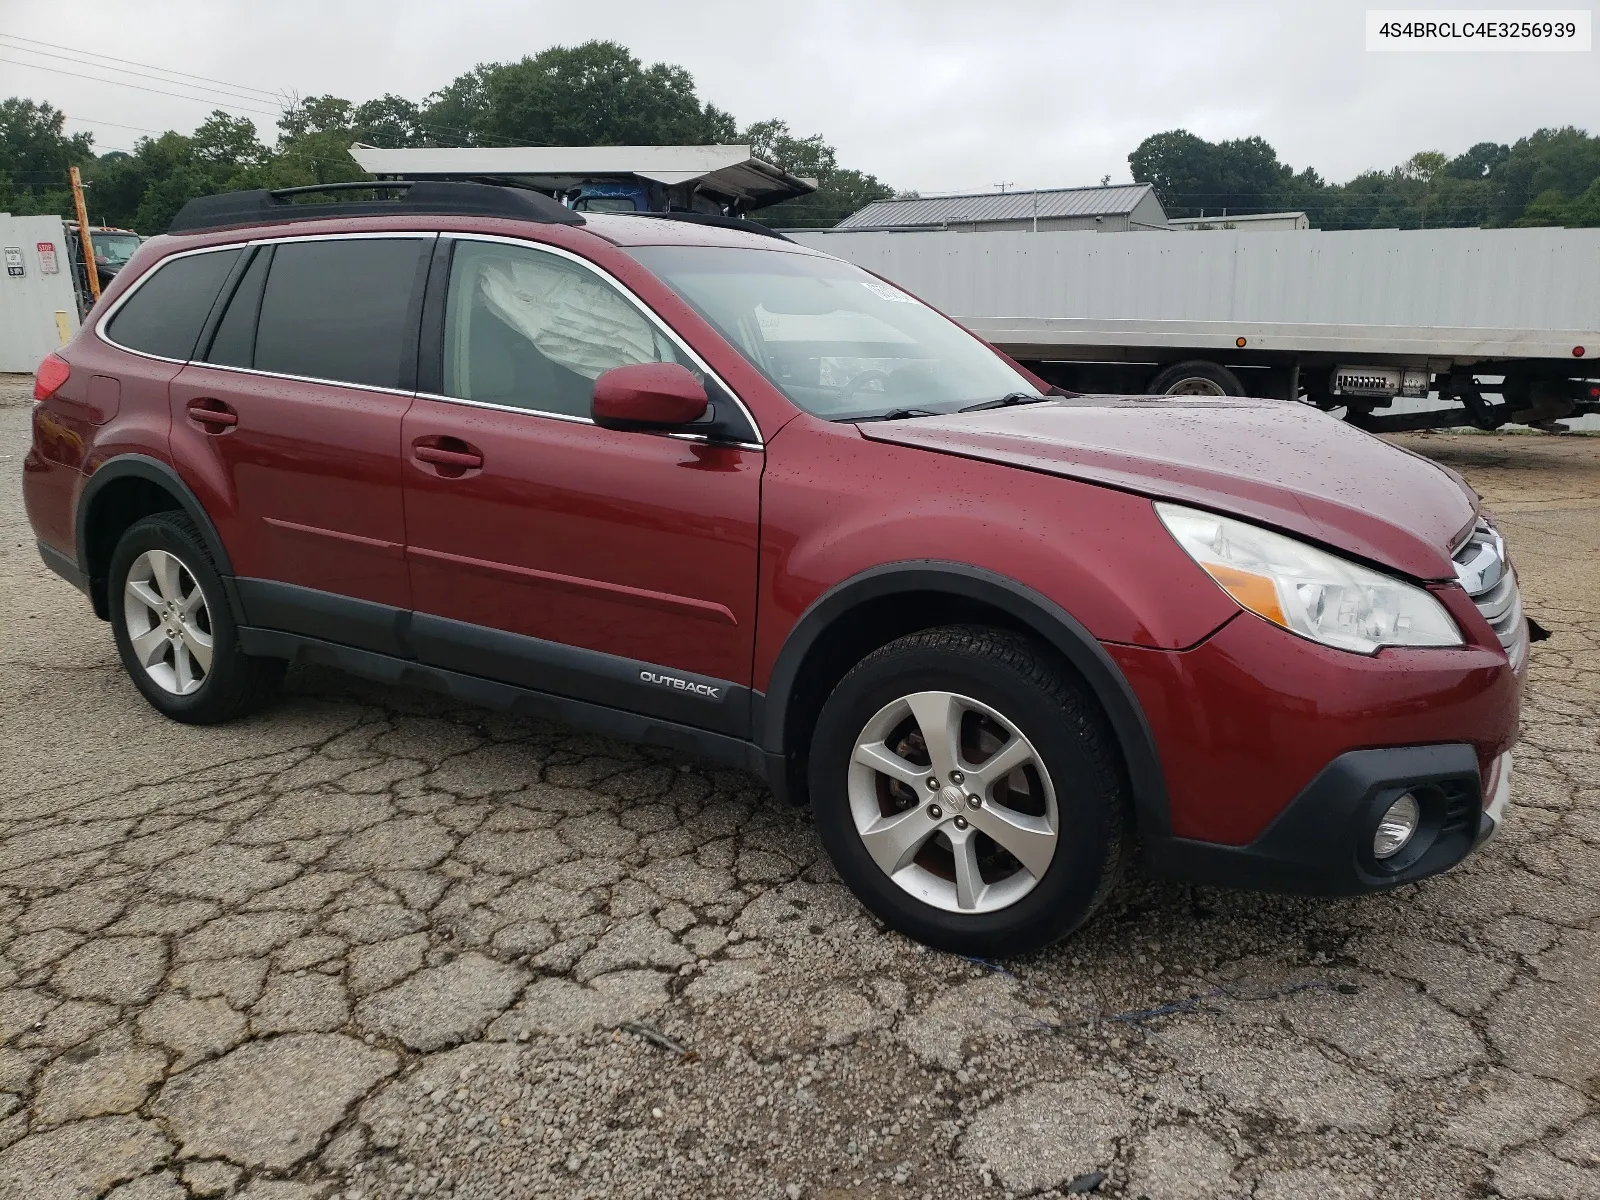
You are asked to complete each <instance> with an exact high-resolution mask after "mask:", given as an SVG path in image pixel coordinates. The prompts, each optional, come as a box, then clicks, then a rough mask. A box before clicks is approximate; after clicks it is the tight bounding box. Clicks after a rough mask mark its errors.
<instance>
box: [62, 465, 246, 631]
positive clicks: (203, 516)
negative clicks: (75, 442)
mask: <svg viewBox="0 0 1600 1200" xmlns="http://www.w3.org/2000/svg"><path fill="white" fill-rule="evenodd" d="M122 479H143V480H146V481H147V482H150V483H153V484H156V485H157V486H158V487H160V488H161V489H162V490H164V491H166V492H170V493H171V494H172V497H173V499H175V500H177V502H178V506H179V508H181V509H182V510H183V512H184V514H185V515H186V516H188V518H189V519H190V520H191V521H193V522H194V524H195V528H197V529H198V530H199V531H200V537H201V538H202V539H203V540H204V542H205V545H206V552H207V553H208V554H210V555H211V561H212V563H213V564H214V565H215V566H216V568H217V574H218V575H220V576H221V577H222V586H223V589H224V590H225V591H226V592H227V593H228V607H229V608H231V609H232V610H233V618H234V620H235V621H237V622H238V623H239V624H241V625H242V624H244V611H243V609H242V608H241V607H240V605H239V596H238V592H237V590H236V588H235V587H234V583H233V562H232V560H231V559H230V558H229V557H228V551H227V548H226V547H225V546H224V545H223V544H222V538H221V537H220V536H219V535H218V533H217V527H216V525H215V524H213V523H212V520H211V517H210V516H209V514H207V512H206V510H205V506H204V505H202V504H201V503H200V500H199V497H197V496H196V495H195V494H194V492H193V491H192V490H191V489H190V487H189V485H188V484H187V483H185V482H184V481H183V477H182V476H181V475H179V474H178V472H177V471H176V470H174V469H173V468H172V467H171V466H170V465H169V464H167V463H164V462H162V461H161V460H160V459H159V458H153V457H151V456H150V455H148V454H119V455H117V456H116V457H115V458H110V459H107V460H106V461H105V462H103V463H101V464H100V466H98V467H97V468H95V471H94V474H92V475H90V476H89V478H88V480H87V481H86V482H85V483H84V485H83V493H82V495H80V496H79V497H78V510H77V512H76V513H75V514H74V517H73V538H74V542H75V547H76V550H77V556H78V570H79V572H80V573H81V574H82V575H83V577H84V579H85V580H87V581H88V585H89V596H90V599H92V600H93V601H94V609H95V613H96V615H97V616H99V617H100V618H101V619H102V620H104V619H105V618H106V616H107V615H108V612H109V608H108V604H109V601H108V599H107V597H106V589H105V583H106V581H105V577H104V575H100V576H96V575H95V573H94V571H93V570H92V564H91V563H90V562H89V561H88V553H89V538H88V533H89V515H90V513H92V512H93V511H94V506H95V500H96V498H97V497H98V496H99V495H100V493H101V492H102V491H103V490H104V489H105V488H106V487H108V486H109V485H110V484H113V483H116V482H117V481H118V480H122Z"/></svg>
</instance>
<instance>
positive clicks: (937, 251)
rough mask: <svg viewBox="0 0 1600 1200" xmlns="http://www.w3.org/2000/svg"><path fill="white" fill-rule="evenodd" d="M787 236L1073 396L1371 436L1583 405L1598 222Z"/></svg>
mask: <svg viewBox="0 0 1600 1200" xmlns="http://www.w3.org/2000/svg"><path fill="white" fill-rule="evenodd" d="M786 232H787V233H788V236H789V237H791V238H793V239H794V240H796V241H798V242H802V243H804V244H806V245H809V246H813V247H816V248H817V249H820V250H824V251H826V252H827V253H829V254H834V255H837V256H838V257H840V258H843V259H847V260H849V261H850V262H853V263H857V264H859V265H860V266H863V267H866V268H868V269H869V270H871V271H874V272H876V273H877V274H879V275H882V276H883V277H884V278H886V279H889V280H892V281H893V282H895V283H898V284H899V285H900V286H902V287H904V288H906V289H907V290H908V291H911V292H914V293H915V294H917V295H919V296H921V297H922V298H923V299H925V300H927V301H928V302H929V303H930V304H933V305H935V306H937V307H938V308H941V309H943V310H944V311H945V312H946V313H948V314H950V315H951V316H952V317H955V318H956V319H957V320H959V321H960V322H961V323H962V324H964V325H966V326H967V327H968V328H970V329H971V330H973V331H974V332H975V333H977V334H978V335H979V336H981V337H983V338H986V339H987V340H988V341H990V342H992V343H993V344H995V345H996V346H998V347H1000V348H1001V349H1003V350H1005V351H1006V352H1007V353H1008V354H1010V355H1012V356H1013V357H1015V358H1017V359H1019V360H1021V361H1022V362H1024V363H1026V364H1027V365H1028V366H1030V367H1031V368H1032V369H1033V370H1035V371H1036V372H1037V373H1038V374H1040V375H1042V376H1044V377H1045V378H1047V379H1049V380H1050V381H1051V382H1052V383H1056V384H1059V385H1060V386H1062V387H1065V388H1069V389H1071V390H1074V391H1082V392H1130V393H1154V394H1180V393H1181V394H1196V393H1199V394H1206V393H1210V394H1217V395H1244V394H1248V395H1255V396H1277V397H1282V398H1284V399H1295V400H1302V401H1307V402H1310V403H1313V404H1316V405H1318V406H1319V407H1321V408H1324V409H1330V410H1332V409H1339V408H1343V409H1344V410H1345V411H1346V415H1347V417H1348V419H1350V420H1351V421H1353V422H1354V423H1356V424H1360V425H1362V426H1365V427H1367V428H1369V429H1374V430H1378V431H1396V430H1403V429H1424V428H1439V427H1447V426H1452V425H1477V426H1479V427H1481V428H1486V429H1492V428H1496V427H1498V426H1500V425H1503V424H1506V423H1508V422H1512V423H1520V424H1530V425H1537V426H1541V427H1544V428H1551V429H1556V428H1560V426H1558V425H1557V424H1555V423H1556V422H1559V421H1560V420H1561V419H1562V418H1572V417H1581V416H1583V415H1584V414H1600V362H1597V361H1596V359H1597V358H1600V229H1496V230H1481V229H1440V230H1405V231H1402V230H1352V231H1340V232H1323V231H1318V230H1295V231H1287V232H1280V233H1263V232H1256V231H1238V232H1232V231H1226V230H1215V231H1207V232H1204V233H1187V232H1186V233H1173V232H1148V233H1142V232H1136V233H1117V234H1099V233H1093V232H1078V231H1071V232H1066V231H1060V232H1057V231H1052V232H1039V233H1033V232H1027V231H1013V232H994V233H966V232H946V231H937V232H904V233H901V232H862V233H847V232H833V231H829V230H820V231H804V232H801V231H793V230H790V231H786ZM1429 397H1432V398H1433V402H1432V403H1431V404H1427V403H1424V404H1421V405H1418V404H1417V403H1416V401H1418V400H1423V399H1426V398H1429ZM1397 400H1398V401H1400V403H1398V404H1397V403H1396V401H1397ZM1419 407H1420V408H1421V409H1422V411H1404V412H1396V411H1392V410H1394V409H1397V408H1403V409H1411V410H1415V409H1417V408H1419ZM1384 410H1391V411H1384Z"/></svg>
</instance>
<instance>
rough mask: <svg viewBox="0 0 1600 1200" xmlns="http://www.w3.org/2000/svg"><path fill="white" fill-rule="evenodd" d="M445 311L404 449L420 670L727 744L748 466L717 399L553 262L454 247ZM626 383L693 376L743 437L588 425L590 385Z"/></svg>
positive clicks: (435, 314) (569, 263)
mask: <svg viewBox="0 0 1600 1200" xmlns="http://www.w3.org/2000/svg"><path fill="white" fill-rule="evenodd" d="M438 257H439V259H440V260H441V261H442V260H444V259H445V257H446V255H445V253H444V246H443V244H442V245H441V252H440V254H439V256H438ZM435 277H436V279H439V280H441V281H442V280H443V279H444V278H445V277H444V275H443V273H442V272H441V271H440V270H439V269H438V267H437V266H436V268H435ZM440 292H441V293H447V294H440V295H437V296H432V295H431V296H430V300H429V306H428V307H429V312H430V320H429V322H428V325H427V329H428V333H427V334H426V335H425V337H426V340H425V342H424V346H423V354H422V361H423V363H424V364H425V365H424V367H423V372H422V374H423V378H422V380H421V382H422V384H423V386H424V388H425V389H426V391H427V392H432V393H434V394H419V395H418V397H417V400H416V403H415V404H414V405H413V406H412V408H411V410H410V412H409V413H407V415H406V420H405V433H404V438H403V443H404V446H403V450H404V477H405V492H406V538H407V555H408V557H409V559H410V564H411V584H412V595H413V600H414V606H415V608H416V614H415V616H414V617H413V619H412V623H411V636H412V641H413V644H414V645H415V647H416V652H417V656H418V657H419V658H421V659H423V660H424V661H428V662H431V663H433V664H435V665H438V666H442V667H447V668H451V669H454V670H459V671H465V672H469V673H472V674H476V675H487V676H491V677H494V678H499V679H503V680H506V681H509V682H513V683H517V684H521V685H523V686H527V687H533V688H538V689H540V690H544V691H550V692H555V693H558V694H563V695H568V696H573V697H576V698H579V699H584V700H593V701H596V702H599V703H604V704H607V705H610V706H612V707H618V708H627V709H632V710H634V711H638V712H645V713H650V714H653V715H659V716H665V717H668V718H670V719H672V720H676V721H681V722H683V723H685V724H692V725H698V726H701V727H704V728H710V729H718V730H721V731H723V732H734V733H741V732H743V731H744V729H745V727H746V722H747V720H748V694H747V692H746V688H747V687H748V684H749V678H750V656H751V647H752V636H753V633H754V628H755V598H756V553H757V536H756V535H757V528H758V521H759V508H760V487H761V470H762V465H763V462H764V459H763V453H762V450H761V447H760V446H759V444H753V443H755V442H756V439H757V434H756V432H755V429H754V427H753V425H752V424H748V423H747V422H748V419H747V418H746V417H744V416H743V414H742V409H740V408H739V406H738V404H737V402H736V401H735V400H734V399H733V397H732V395H731V393H728V392H727V391H725V390H723V389H722V385H721V384H720V382H719V381H717V380H716V379H715V377H714V376H712V375H711V374H710V373H709V371H707V369H706V368H705V364H703V363H701V362H700V361H699V360H698V359H696V358H694V356H692V355H691V354H689V353H688V352H687V351H686V350H685V349H684V348H683V346H682V345H681V343H679V342H677V340H676V339H675V338H674V337H672V336H671V335H670V334H669V333H668V332H667V331H666V329H665V327H664V326H662V325H661V324H660V323H659V322H657V321H656V320H655V319H654V318H653V317H652V316H651V315H650V314H648V312H647V311H646V310H645V309H644V308H643V306H642V305H641V304H640V303H639V302H638V301H637V300H635V299H634V298H633V297H631V296H630V295H628V294H627V293H625V292H624V291H623V290H622V289H621V288H620V287H618V286H617V285H616V284H615V283H613V282H612V281H611V280H609V279H608V278H607V277H605V276H604V275H602V274H601V273H599V272H598V271H596V270H595V269H593V268H592V267H589V266H587V265H586V264H584V262H583V261H582V260H579V259H576V258H575V257H573V256H571V255H567V254H564V253H562V252H560V251H556V250H552V249H548V248H538V247H535V246H532V245H529V244H526V243H523V244H515V245H514V244H509V243H505V242H496V241H490V240H479V239H471V238H462V239H459V240H457V241H456V242H455V243H454V246H453V251H452V255H451V268H450V272H449V275H448V287H447V288H443V287H442V288H440ZM435 339H436V340H435ZM430 347H431V348H430ZM637 362H680V363H682V364H683V365H685V366H687V367H689V368H690V369H691V370H693V371H695V372H697V373H698V374H700V375H701V376H702V378H703V379H704V380H705V381H706V385H707V388H708V391H710V392H711V393H712V394H713V395H714V396H715V397H716V403H717V404H718V405H719V406H722V407H724V408H726V409H727V410H728V412H729V413H730V414H732V415H734V416H735V417H736V418H737V419H738V420H739V421H741V422H745V423H744V424H741V425H739V428H740V429H742V430H744V431H745V432H744V436H743V437H737V436H736V437H733V438H719V439H716V440H711V439H707V438H698V439H696V438H689V437H680V436H669V435H666V434H661V433H631V432H619V431H616V430H611V429H602V428H600V427H599V426H597V425H595V424H594V423H593V421H592V420H591V419H590V416H589V413H590V404H591V399H592V395H593V388H594V379H595V377H596V376H598V375H599V374H601V373H602V372H603V371H605V370H607V369H609V368H611V367H614V366H619V365H622V364H624V363H637ZM430 363H431V365H428V364H430ZM430 376H431V377H430ZM746 439H748V440H746Z"/></svg>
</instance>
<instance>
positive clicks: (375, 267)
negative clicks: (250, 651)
mask: <svg viewBox="0 0 1600 1200" xmlns="http://www.w3.org/2000/svg"><path fill="white" fill-rule="evenodd" d="M431 247H432V237H431V235H430V236H428V237H386V238H326V239H307V240H298V241H286V242H280V243H277V244H275V245H268V246H261V247H257V248H256V252H255V258H254V259H253V260H252V261H251V262H250V264H249V266H248V268H247V269H246V270H245V272H244V274H243V276H242V277H241V279H240V282H239V285H238V287H237V288H236V289H235V291H234V294H233V297H232V299H231V301H230V302H229V305H228V307H227V309H226V310H225V312H224V314H223V317H222V320H221V322H220V323H219V325H218V326H217V329H216V332H215V334H214V336H213V337H212V339H211V342H210V345H209V346H208V347H205V348H204V354H203V357H204V358H205V360H206V361H203V362H200V361H197V362H192V363H190V364H189V365H188V366H187V367H185V368H184V370H183V372H182V373H181V374H180V375H179V376H178V377H177V379H175V380H174V381H173V383H172V386H171V397H172V409H173V412H172V441H173V459H174V461H175V462H176V463H178V464H181V468H180V469H182V470H183V471H185V472H186V473H187V474H190V475H193V476H196V477H197V478H193V479H191V480H190V483H191V486H194V487H195V489H196V491H197V492H198V493H200V494H201V495H202V497H203V498H204V499H205V503H206V507H207V509H208V511H210V512H211V513H212V514H213V515H214V517H215V519H216V522H217V526H218V532H219V534H220V535H221V537H222V539H223V542H224V544H225V545H226V546H227V548H228V553H229V556H230V558H231V559H232V560H233V567H234V570H235V572H236V574H237V575H238V576H239V579H240V583H239V588H240V595H241V599H242V600H243V602H244V606H245V610H246V615H247V617H248V618H249V620H250V621H251V623H252V624H259V625H266V626H269V627H272V628H279V629H287V630H290V631H292V632H296V633H303V634H307V635H309V636H315V637H322V638H326V639H327V640H330V641H337V642H345V643H349V644H353V645H361V646H366V647H368V648H370V649H376V650H383V651H385V652H388V653H397V652H400V650H401V645H400V643H399V641H398V638H397V629H398V625H399V621H400V614H402V613H404V611H405V610H407V609H409V608H410V592H411V585H410V578H409V576H408V574H407V571H406V564H405V554H404V541H405V521H404V509H403V505H402V501H401V477H400V438H401V421H402V418H403V417H404V415H405V412H406V409H407V408H408V407H409V406H410V404H411V382H412V379H411V375H412V373H413V372H414V365H408V362H407V358H408V356H410V363H411V364H414V362H415V357H414V356H415V347H416V333H415V329H414V328H413V325H414V323H415V321H416V320H417V319H418V318H417V313H418V312H419V303H414V302H413V294H414V293H418V294H420V288H421V284H422V277H423V276H424V274H425V271H426V255H427V254H428V252H429V251H430V250H431Z"/></svg>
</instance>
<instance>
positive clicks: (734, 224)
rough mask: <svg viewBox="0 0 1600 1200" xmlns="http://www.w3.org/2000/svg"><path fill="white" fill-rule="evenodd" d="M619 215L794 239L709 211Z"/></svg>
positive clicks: (755, 224) (764, 227) (785, 240)
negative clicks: (712, 226)
mask: <svg viewBox="0 0 1600 1200" xmlns="http://www.w3.org/2000/svg"><path fill="white" fill-rule="evenodd" d="M620 215H621V216H625V217H655V218H657V219H658V220H662V221H687V222H688V223H689V224H691V225H715V226H717V227H718V228H719V229H740V230H743V231H744V232H745V233H754V234H759V235H760V236H761V237H774V238H777V239H778V240H779V241H780V242H792V241H794V239H793V238H791V237H785V236H784V235H783V234H781V233H779V232H778V231H777V230H776V229H769V228H768V227H767V226H765V225H758V224H757V223H756V222H754V221H751V220H749V219H747V218H745V217H716V216H712V215H711V214H710V213H694V212H634V213H622V214H620Z"/></svg>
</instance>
